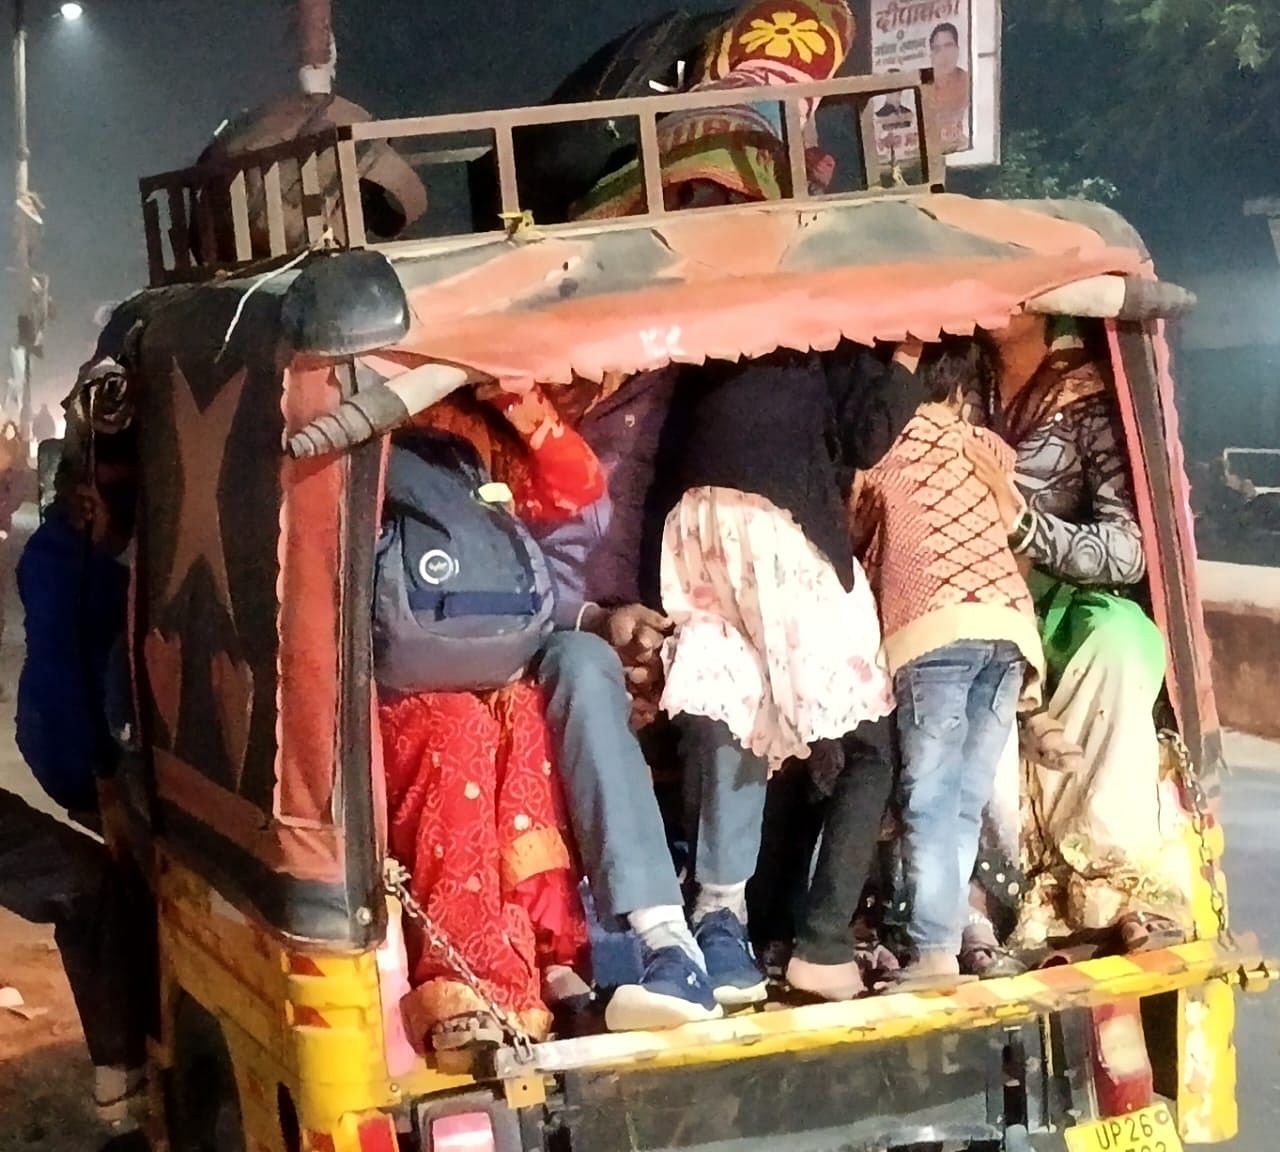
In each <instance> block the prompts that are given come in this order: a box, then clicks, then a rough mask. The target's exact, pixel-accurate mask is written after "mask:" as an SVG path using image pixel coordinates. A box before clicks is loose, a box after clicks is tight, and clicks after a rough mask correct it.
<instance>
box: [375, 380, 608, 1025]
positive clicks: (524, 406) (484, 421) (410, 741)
mask: <svg viewBox="0 0 1280 1152" xmlns="http://www.w3.org/2000/svg"><path fill="white" fill-rule="evenodd" d="M492 407H493V408H496V409H497V410H498V411H499V412H501V413H503V414H504V415H505V417H506V420H507V422H508V423H503V422H501V421H495V420H494V419H493V416H492V413H491V412H486V411H485V409H484V407H482V406H479V405H476V406H467V405H465V404H461V403H455V404H450V405H438V406H437V408H435V409H432V410H430V411H429V412H428V413H426V414H425V416H424V418H423V420H422V422H423V423H425V424H427V425H429V426H431V427H435V428H440V429H442V430H447V431H450V432H454V433H456V434H458V435H462V436H465V437H467V439H469V440H470V441H471V442H472V443H473V444H475V446H476V449H477V451H478V452H479V453H480V456H481V458H482V460H483V461H484V463H485V464H486V465H487V466H488V468H489V471H490V473H491V474H492V475H493V477H494V479H495V480H499V481H502V482H504V483H506V484H507V485H508V486H509V487H510V488H511V489H512V492H513V495H514V498H515V504H516V510H517V512H519V513H520V515H522V516H524V517H526V518H528V519H533V520H543V521H545V520H547V519H556V518H558V517H560V516H568V515H572V514H574V513H575V512H576V511H578V510H579V509H581V508H582V507H585V506H586V505H588V504H590V503H592V502H593V501H595V500H596V499H598V498H599V497H600V496H601V495H602V494H603V492H604V476H603V473H602V471H601V469H600V467H599V464H598V462H597V461H596V459H595V457H594V455H593V454H592V452H591V450H590V449H589V448H588V447H587V445H586V443H585V442H584V441H583V440H582V439H581V438H580V437H579V436H578V435H577V434H576V433H575V432H573V431H572V430H571V429H569V428H567V427H566V426H565V425H564V424H563V422H562V421H560V420H559V418H558V417H557V415H556V413H555V409H554V408H553V407H552V406H551V405H550V404H549V403H548V402H547V401H546V400H545V398H544V397H542V395H541V394H540V393H536V392H535V393H531V394H529V395H528V396H525V397H515V396H508V395H505V394H504V395H502V396H499V397H496V398H495V400H494V402H493V405H492ZM513 432H514V435H513V434H512V433H513ZM379 715H380V720H381V728H382V741H383V758H384V761H385V766H386V777H387V800H388V806H389V810H390V821H389V825H390V830H389V839H390V848H391V852H392V854H393V855H394V856H395V857H396V858H397V859H398V860H400V861H401V862H402V863H403V864H405V865H406V866H407V867H408V868H409V870H410V871H411V872H412V875H413V880H412V883H411V888H412V891H413V894H414V896H415V897H416V899H417V900H418V902H419V903H420V904H421V905H422V907H423V908H424V909H425V911H426V913H427V915H428V916H429V917H430V919H431V921H432V922H433V924H434V925H435V926H436V928H437V929H438V931H439V932H440V933H441V934H443V936H444V937H445V938H446V939H447V940H448V942H449V944H450V945H451V947H452V948H453V949H455V950H456V951H457V953H458V954H459V955H460V956H461V957H462V958H463V959H464V960H465V962H466V964H467V965H468V966H469V967H470V968H471V970H472V972H473V973H474V974H475V975H476V976H477V977H479V979H480V981H481V984H482V987H483V989H484V993H485V997H487V998H489V999H491V1000H492V1001H493V1002H495V1003H496V1004H498V1005H499V1006H500V1007H501V1008H503V1009H504V1010H506V1011H507V1012H509V1013H511V1014H513V1015H514V1016H515V1017H516V1018H517V1019H518V1020H519V1021H520V1023H521V1025H522V1026H523V1027H524V1028H525V1030H526V1031H528V1032H529V1033H530V1034H531V1035H533V1036H534V1037H535V1038H540V1037H543V1036H545V1035H546V1034H547V1032H548V1030H549V1028H550V1025H551V1013H550V1012H549V1011H548V1009H547V1007H546V1005H545V1003H544V1002H543V998H542V980H541V977H542V974H543V973H544V972H545V971H546V970H547V969H548V968H550V967H552V966H555V965H563V966H566V967H569V968H573V969H574V970H576V971H578V972H579V973H582V972H584V971H585V969H586V963H587V958H588V950H587V931H586V922H585V919H584V916H583V911H582V906H581V902H580V900H579V898H578V878H579V875H580V873H579V869H578V868H577V866H576V864H575V862H574V854H573V851H572V848H571V843H572V841H571V836H570V832H569V825H568V822H567V819H566V814H565V809H564V801H563V797H562V796H561V793H560V787H559V779H558V776H557V774H556V772H555V771H554V768H553V765H552V750H551V745H550V741H549V736H548V732H547V727H546V722H545V719H544V712H543V700H542V696H541V691H540V689H539V688H538V687H537V686H536V685H535V684H534V683H533V682H532V680H531V679H529V678H526V679H525V680H523V681H521V682H519V683H517V684H515V685H512V686H511V687H509V688H505V689H502V690H500V691H497V692H490V693H471V692H437V693H426V694H422V695H418V696H410V697H403V698H399V699H396V700H394V701H388V702H386V703H384V704H383V705H382V706H381V708H380V710H379ZM405 927H406V939H407V943H408V948H409V962H410V972H411V976H412V983H413V985H414V990H413V991H412V992H411V993H410V995H409V996H408V997H407V998H406V1001H405V1004H404V1009H405V1019H406V1023H407V1024H408V1027H409V1030H410V1034H411V1035H412V1036H415V1037H418V1038H422V1039H424V1040H425V1039H427V1038H429V1037H430V1036H431V1034H432V1033H433V1031H435V1030H436V1029H437V1027H438V1026H439V1025H441V1024H443V1023H444V1022H446V1021H456V1020H457V1019H458V1018H459V1017H466V1016H468V1015H470V1014H475V1013H485V1012H486V1010H487V1004H486V1002H485V999H483V998H481V997H480V996H478V995H477V994H476V993H475V992H474V991H473V989H472V988H471V986H470V985H469V984H468V982H467V981H466V980H465V979H463V978H462V976H461V974H460V973H459V972H458V971H457V965H456V964H451V963H450V961H449V960H448V958H446V957H444V956H442V955H441V954H440V952H439V951H438V950H437V949H433V948H431V947H429V946H428V945H427V943H426V941H425V939H424V937H423V934H422V932H421V930H420V929H419V928H418V927H417V926H416V925H415V924H413V922H412V921H408V922H407V923H406V925H405Z"/></svg>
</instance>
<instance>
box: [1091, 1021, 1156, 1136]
mask: <svg viewBox="0 0 1280 1152" xmlns="http://www.w3.org/2000/svg"><path fill="white" fill-rule="evenodd" d="M1091 1015H1092V1018H1093V1039H1094V1044H1093V1081H1094V1090H1095V1093H1096V1096H1097V1101H1098V1115H1099V1116H1101V1117H1108V1116H1123V1115H1125V1114H1126V1113H1129V1112H1136V1111H1138V1109H1140V1108H1146V1107H1147V1106H1148V1105H1149V1104H1150V1103H1151V1101H1152V1099H1153V1098H1154V1095H1155V1084H1154V1077H1153V1076H1152V1072H1151V1059H1150V1057H1149V1056H1148V1054H1147V1037H1146V1033H1145V1032H1144V1031H1143V1028H1142V1002H1141V1001H1139V1000H1121V1001H1118V1002H1117V1003H1114V1004H1103V1005H1101V1006H1100V1007H1098V1008H1095V1009H1093V1011H1092V1013H1091Z"/></svg>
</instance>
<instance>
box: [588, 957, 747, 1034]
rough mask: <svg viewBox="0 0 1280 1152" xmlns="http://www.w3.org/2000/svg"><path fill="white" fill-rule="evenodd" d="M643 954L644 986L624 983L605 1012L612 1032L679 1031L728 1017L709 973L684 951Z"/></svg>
mask: <svg viewBox="0 0 1280 1152" xmlns="http://www.w3.org/2000/svg"><path fill="white" fill-rule="evenodd" d="M643 955H644V974H643V975H642V976H641V977H640V983H639V984H624V985H623V986H622V987H621V988H619V989H618V990H617V991H616V992H614V994H613V998H612V999H611V1000H610V1001H609V1006H608V1007H607V1008H606V1009H605V1011H604V1022H605V1026H606V1027H607V1028H608V1029H609V1031H610V1032H646V1031H650V1030H656V1029H662V1028H678V1027H679V1026H680V1025H681V1024H692V1023H694V1022H696V1021H700V1020H716V1019H718V1018H719V1017H720V1016H723V1015H724V1010H723V1009H722V1008H721V1007H720V1005H719V1004H717V1003H716V998H715V994H714V993H713V992H712V991H711V984H710V982H709V981H708V980H707V974H706V973H705V972H704V971H703V970H702V969H701V968H699V967H698V965H697V964H695V963H694V961H693V960H692V959H691V958H690V956H689V954H688V953H687V952H686V951H685V950H684V949H683V948H680V947H677V946H676V945H672V946H671V947H669V948H657V949H649V948H645V949H644V950H643Z"/></svg>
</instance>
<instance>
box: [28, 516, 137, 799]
mask: <svg viewBox="0 0 1280 1152" xmlns="http://www.w3.org/2000/svg"><path fill="white" fill-rule="evenodd" d="M17 575H18V594H19V596H20V597H21V598H22V607H23V610H24V612H25V613H26V633H27V655H26V660H25V661H24V662H23V665H22V675H21V678H20V679H19V681H18V708H17V741H18V748H19V750H20V751H21V752H22V755H23V757H24V759H25V760H26V761H27V764H28V765H29V766H30V768H31V771H32V773H33V774H34V776H35V778H36V780H37V781H38V782H39V784H40V786H41V787H42V788H43V789H44V790H45V792H46V793H48V795H49V796H50V797H51V798H52V799H53V800H54V801H56V802H57V803H58V804H60V805H62V806H63V807H65V808H68V809H71V810H74V811H90V810H92V809H94V808H96V807H97V789H96V785H95V778H96V777H97V776H98V775H100V774H109V773H110V772H111V771H112V770H113V768H114V766H115V761H116V755H117V752H116V745H115V743H114V741H113V740H112V737H111V730H110V728H109V727H108V724H107V715H106V706H107V700H106V683H107V673H108V665H109V662H110V658H111V650H112V647H113V646H114V645H115V643H116V642H117V640H118V639H119V638H120V637H121V636H122V635H123V634H124V630H125V623H126V619H127V611H128V609H127V603H128V590H129V573H128V569H126V568H125V567H124V566H123V565H122V564H120V563H119V562H118V561H116V560H115V559H114V558H113V557H111V556H109V555H108V554H106V553H104V552H102V551H100V550H97V549H90V548H88V547H87V545H86V543H85V540H84V537H83V536H82V535H80V533H78V532H76V531H75V529H74V528H72V526H71V525H70V523H69V522H68V521H67V519H66V517H65V516H64V515H63V513H62V512H61V511H60V510H59V509H57V508H56V507H55V508H53V509H51V510H50V512H49V515H48V518H47V519H46V520H45V522H44V523H43V524H41V525H40V527H39V528H37V529H36V531H35V533H34V534H33V535H32V537H31V539H30V540H29V541H28V542H27V546H26V548H25V549H24V550H23V553H22V558H21V559H20V560H19V561H18V571H17Z"/></svg>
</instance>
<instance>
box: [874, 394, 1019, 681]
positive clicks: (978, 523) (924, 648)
mask: <svg viewBox="0 0 1280 1152" xmlns="http://www.w3.org/2000/svg"><path fill="white" fill-rule="evenodd" d="M970 436H981V437H983V438H984V439H986V441H987V443H988V444H990V445H992V446H993V447H994V448H995V450H996V452H997V453H998V454H999V456H1000V458H1001V460H1002V462H1003V463H1005V465H1006V467H1007V468H1008V469H1009V471H1010V472H1012V470H1013V464H1014V452H1013V449H1012V448H1010V447H1009V446H1008V445H1007V444H1005V443H1004V441H1003V440H1001V439H999V437H997V436H994V435H992V434H991V433H989V432H987V431H985V430H983V429H979V428H975V427H973V426H972V425H971V424H968V423H967V422H966V421H965V420H964V419H963V418H962V417H961V416H960V415H958V414H957V413H955V412H953V411H952V410H951V409H950V408H948V407H946V406H945V405H941V404H926V405H924V406H922V407H921V408H920V409H919V410H918V411H917V412H916V415H915V416H914V417H913V418H912V419H911V422H910V423H909V424H908V425H907V426H906V428H905V429H903V431H902V434H901V435H900V436H899V437H898V439H897V440H896V441H895V442H894V445H893V447H892V448H891V449H890V450H889V452H888V454H887V455H885V456H884V457H883V459H881V461H880V462H879V463H878V464H877V465H876V466H875V467H874V468H870V469H868V470H867V471H866V472H865V473H863V475H862V477H861V481H860V487H859V495H858V502H857V508H856V510H855V530H856V533H857V536H858V538H859V544H860V547H859V552H860V558H861V560H862V563H863V566H864V567H865V569H866V571H867V575H868V577H869V579H870V580H871V584H872V588H873V589H874V590H875V594H876V599H877V600H878V602H879V604H880V615H881V619H882V621H883V625H884V644H885V654H886V656H887V658H888V661H889V668H890V671H892V672H895V673H896V672H897V671H898V669H899V668H902V667H903V666H904V665H906V664H909V663H910V662H911V661H912V660H915V659H917V658H919V657H921V656H924V655H926V654H927V653H929V652H933V651H936V650H937V649H939V648H943V647H945V646H946V645H948V644H952V643H955V642H957V641H961V640H978V641H991V640H1008V641H1011V642H1012V643H1014V644H1016V645H1017V646H1018V648H1019V649H1020V650H1021V651H1022V653H1023V655H1024V656H1025V657H1026V660H1027V664H1028V666H1029V668H1031V669H1032V670H1033V671H1034V675H1029V676H1028V682H1027V693H1026V695H1027V696H1029V697H1030V701H1029V702H1035V701H1037V700H1038V699H1039V692H1040V680H1041V677H1042V675H1043V672H1044V651H1043V648H1042V646H1041V643H1040V633H1039V628H1038V627H1037V624H1036V617H1035V610H1034V608H1033V606H1032V603H1031V595H1030V593H1029V592H1028V591H1027V585H1026V582H1025V581H1024V580H1023V578H1022V574H1021V572H1019V570H1018V563H1017V560H1016V559H1015V557H1014V555H1013V553H1012V551H1010V549H1009V543H1008V533H1007V531H1006V528H1005V526H1004V524H1003V523H1001V519H1000V513H999V511H998V509H997V507H996V501H995V498H994V497H993V496H992V495H991V491H990V489H989V488H987V486H986V485H985V484H984V483H983V482H982V481H981V480H980V479H979V478H978V476H977V474H976V473H975V471H974V468H973V465H972V464H971V463H970V462H969V459H968V457H967V456H966V455H965V454H964V447H963V445H964V441H965V438H966V437H970Z"/></svg>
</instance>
